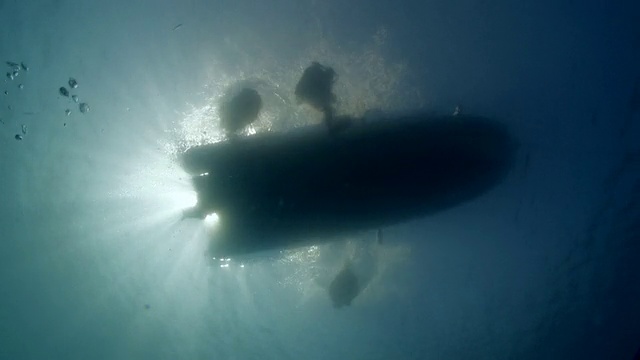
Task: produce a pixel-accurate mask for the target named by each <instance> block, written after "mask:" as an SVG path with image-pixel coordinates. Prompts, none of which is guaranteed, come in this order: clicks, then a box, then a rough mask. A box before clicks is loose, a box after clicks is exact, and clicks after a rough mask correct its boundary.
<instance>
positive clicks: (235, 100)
mask: <svg viewBox="0 0 640 360" xmlns="http://www.w3.org/2000/svg"><path fill="white" fill-rule="evenodd" d="M261 108H262V99H261V98H260V95H259V94H258V92H257V91H256V90H254V89H250V88H243V89H242V90H240V92H238V93H237V94H235V95H234V96H233V97H231V99H230V100H227V101H223V103H222V105H221V106H220V122H221V124H222V128H223V129H224V130H225V131H226V132H227V133H229V134H234V133H236V132H237V131H239V130H243V129H244V128H245V127H246V126H247V125H249V124H251V123H252V122H254V121H255V120H256V119H257V118H258V113H259V112H260V109H261Z"/></svg>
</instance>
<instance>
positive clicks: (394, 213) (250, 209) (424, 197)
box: [182, 116, 516, 256]
mask: <svg viewBox="0 0 640 360" xmlns="http://www.w3.org/2000/svg"><path fill="white" fill-rule="evenodd" d="M515 149H516V145H515V142H514V140H513V139H512V137H511V135H510V133H509V131H508V130H507V128H506V126H504V125H503V124H501V123H498V122H495V121H491V120H489V119H486V118H481V117H473V116H455V117H454V116H443V117H430V116H408V117H397V118H388V119H380V120H376V121H375V122H371V123H356V124H354V125H353V126H351V127H350V128H348V129H346V130H344V131H342V132H339V133H337V134H329V132H328V131H327V130H326V129H325V128H324V127H322V126H311V127H307V128H301V129H295V130H291V131H289V132H284V133H264V134H259V135H255V136H250V137H245V138H239V139H234V140H230V141H225V142H220V143H216V144H211V145H205V146H200V147H195V148H192V149H189V150H188V151H187V152H186V153H185V154H184V155H183V157H182V165H183V167H184V169H185V170H186V171H187V172H189V173H190V174H191V175H193V184H194V187H195V190H196V192H197V193H198V204H197V206H196V207H195V208H194V209H192V210H191V211H189V214H191V215H192V216H194V217H204V215H206V214H210V213H216V214H217V215H218V217H219V223H218V224H217V225H216V227H217V228H216V230H215V232H214V233H213V234H212V239H211V251H212V253H213V254H217V255H219V256H226V255H238V254H247V253H253V252H256V251H260V250H268V249H277V248H284V247H290V246H294V245H303V244H308V243H310V242H314V241H323V240H328V239H331V238H334V237H336V236H339V235H343V234H347V233H353V232H357V231H361V230H368V229H377V228H381V227H385V226H389V225H393V224H397V223H399V222H403V221H406V220H410V219H412V218H417V217H421V216H424V215H428V214H431V213H434V212H437V211H441V210H444V209H447V208H449V207H452V206H455V205H458V204H460V203H463V202H465V201H468V200H470V199H473V198H474V197H477V196H479V195H481V194H482V193H484V192H485V191H487V190H489V189H490V188H492V187H493V186H495V185H496V184H498V183H499V182H500V181H501V180H502V179H503V178H504V177H505V175H506V174H507V172H508V170H509V168H510V167H511V164H512V162H513V158H514V153H515ZM205 173H206V175H201V174H205Z"/></svg>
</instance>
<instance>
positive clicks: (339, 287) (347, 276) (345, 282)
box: [329, 263, 360, 308]
mask: <svg viewBox="0 0 640 360" xmlns="http://www.w3.org/2000/svg"><path fill="white" fill-rule="evenodd" d="M359 293H360V285H359V283H358V278H357V277H356V275H355V274H354V273H353V271H352V270H351V265H350V264H349V263H346V264H345V265H344V267H343V268H342V270H340V272H339V273H338V274H337V275H336V277H335V278H334V279H333V281H331V285H329V296H330V297H331V301H332V302H333V307H334V308H341V307H343V306H349V305H351V302H352V301H353V299H355V297H356V296H358V294H359Z"/></svg>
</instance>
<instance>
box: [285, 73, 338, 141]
mask: <svg viewBox="0 0 640 360" xmlns="http://www.w3.org/2000/svg"><path fill="white" fill-rule="evenodd" d="M335 80H336V72H335V71H333V69H332V68H330V67H328V66H324V65H321V64H320V63H318V62H315V61H314V62H312V63H311V66H309V67H308V68H306V69H305V70H304V72H303V73H302V77H301V78H300V81H298V84H297V85H296V90H295V94H296V98H297V99H298V102H300V103H307V104H309V105H311V106H312V107H313V108H315V109H316V110H318V111H321V112H322V113H323V114H324V122H325V124H326V125H327V127H328V128H329V131H331V132H337V131H340V130H342V129H344V128H346V127H348V126H349V125H350V123H351V119H350V118H348V117H336V116H334V108H333V104H334V103H335V102H336V96H335V94H334V93H333V83H334V82H335Z"/></svg>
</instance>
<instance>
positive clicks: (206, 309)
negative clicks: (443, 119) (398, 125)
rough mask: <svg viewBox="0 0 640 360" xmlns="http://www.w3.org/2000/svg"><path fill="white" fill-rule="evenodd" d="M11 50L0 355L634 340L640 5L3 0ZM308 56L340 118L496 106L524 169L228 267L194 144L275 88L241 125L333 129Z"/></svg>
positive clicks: (454, 348) (516, 354) (576, 347)
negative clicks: (326, 75)
mask: <svg viewBox="0 0 640 360" xmlns="http://www.w3.org/2000/svg"><path fill="white" fill-rule="evenodd" d="M0 60H1V62H0V67H1V68H2V70H3V71H2V72H0V75H1V76H2V79H1V80H0V359H629V360H631V359H634V355H635V354H636V352H637V351H638V349H639V348H640V261H639V260H638V258H639V257H640V3H638V2H637V1H632V0H620V1H596V0H586V1H571V0H560V1H551V0H543V1H507V0H498V1H493V2H487V1H479V0H427V1H418V0H409V1H386V0H374V1H363V0H354V1H342V0H328V1H318V0H299V1H294V0H275V1H258V0H254V1H248V0H234V1H231V0H220V1H216V0H141V1H121V0H114V1H98V0H78V1H70V0H0ZM313 61H318V62H320V63H322V64H324V65H327V66H331V67H332V68H333V69H334V70H335V72H336V73H337V75H338V78H337V81H336V84H335V93H336V95H337V98H338V102H337V103H336V110H337V112H338V113H341V114H349V115H352V116H362V115H363V114H367V113H370V112H371V111H383V112H386V113H398V114H407V113H412V112H414V111H422V112H424V111H427V112H433V113H435V114H447V115H450V114H452V113H453V112H454V111H459V112H462V113H464V114H471V115H479V116H486V117H489V118H493V119H497V120H500V121H502V122H504V123H506V124H507V125H508V126H509V127H510V129H511V130H512V132H513V134H514V136H515V137H516V138H517V141H518V143H519V149H518V154H517V161H516V164H515V166H514V167H513V169H512V170H511V172H510V173H509V175H508V176H507V178H506V179H505V180H504V181H503V182H502V183H501V184H499V185H498V186H496V187H495V188H494V189H492V190H491V191H489V192H487V193H486V194H484V195H483V196H481V197H478V198H477V199H475V200H472V201H469V202H467V203H464V204H462V205H460V206H458V207H455V208H452V209H449V210H446V211H443V212H440V213H437V214H434V215H431V216H428V217H425V218H423V219H417V220H414V221H411V222H408V223H404V224H399V225H397V226H393V227H390V228H386V229H384V230H383V231H384V241H383V242H379V241H376V232H375V231H372V232H364V233H358V234H353V235H352V236H349V237H345V238H344V239H342V240H339V241H335V242H329V243H318V244H316V245H314V246H310V247H303V248H293V249H283V250H282V251H271V252H266V253H260V254H256V255H254V256H251V257H240V258H222V259H220V258H216V257H215V256H212V255H211V254H210V253H208V252H207V241H208V236H207V234H208V228H207V226H210V224H208V222H210V220H209V221H197V220H193V219H188V220H182V213H183V211H184V210H185V209H187V208H189V207H190V206H193V205H194V201H195V193H194V191H193V188H192V187H191V183H190V179H189V176H188V175H187V174H186V173H185V172H184V171H183V170H182V169H181V167H180V165H179V162H178V160H177V159H178V155H179V154H180V153H181V152H183V151H184V150H186V149H188V148H189V147H191V146H194V145H200V144H206V143H211V142H216V141H221V140H223V139H224V138H225V137H224V134H223V132H222V130H221V128H220V119H219V115H218V114H219V105H220V101H221V99H223V98H224V96H225V94H227V93H228V92H229V91H230V90H229V89H234V88H240V87H243V86H250V87H252V88H255V89H256V90H257V91H258V92H259V93H260V95H261V97H262V100H263V108H262V111H261V113H260V115H259V118H258V120H257V121H256V122H255V123H254V124H253V125H251V127H249V128H248V129H247V130H246V133H245V134H244V135H245V136H250V135H251V134H254V133H260V132H266V131H286V130H289V129H293V128H297V127H303V126H305V125H309V124H316V123H318V122H320V121H321V116H320V114H318V112H317V111H315V110H313V109H311V108H309V107H308V106H304V105H302V104H298V103H297V101H296V99H295V96H294V89H295V85H296V82H297V81H298V79H299V78H300V76H301V74H302V72H303V71H304V69H305V68H306V67H307V66H308V65H310V64H311V63H312V62H313ZM456 109H457V110H456ZM372 161H375V154H372ZM345 264H348V265H349V266H350V267H351V269H352V270H353V273H354V274H355V276H356V277H357V279H358V281H359V283H360V285H361V289H360V290H361V291H359V293H358V294H357V296H356V297H355V298H354V299H353V301H352V302H351V303H350V305H347V306H342V307H340V308H336V307H334V306H333V305H332V300H331V298H330V296H329V288H330V286H331V284H332V280H333V279H334V277H335V276H336V275H337V274H338V273H340V272H341V271H342V270H343V269H344V266H345ZM636 356H640V355H636ZM636 358H637V357H636Z"/></svg>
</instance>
